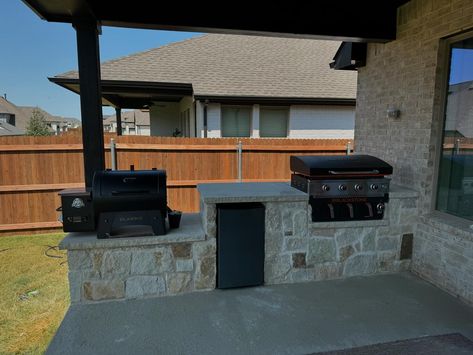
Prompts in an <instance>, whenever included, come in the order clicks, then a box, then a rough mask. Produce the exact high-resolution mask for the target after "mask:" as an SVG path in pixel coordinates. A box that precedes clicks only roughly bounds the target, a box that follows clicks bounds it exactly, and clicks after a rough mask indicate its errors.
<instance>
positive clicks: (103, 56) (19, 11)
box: [0, 0, 198, 118]
mask: <svg viewBox="0 0 473 355" xmlns="http://www.w3.org/2000/svg"><path fill="white" fill-rule="evenodd" d="M196 35H198V34H197V33H188V32H171V31H152V30H136V29H126V28H115V27H102V35H101V36H100V60H101V61H102V62H103V61H105V60H109V59H113V58H117V57H121V56H124V55H128V54H132V53H136V52H139V51H143V50H147V49H150V48H155V47H159V46H162V45H165V44H167V43H171V42H176V41H181V40H184V39H187V38H190V37H193V36H196ZM73 69H77V48H76V37H75V31H74V29H73V28H72V26H71V25H70V24H63V23H52V22H46V21H44V20H42V19H40V18H39V17H38V16H37V15H36V14H35V13H34V12H33V11H31V10H30V9H29V8H28V7H27V6H26V5H25V4H24V3H23V2H22V1H20V0H0V95H2V96H3V95H4V94H6V95H7V99H8V100H9V101H11V102H12V103H14V104H15V105H18V106H38V107H41V108H43V109H44V110H46V111H47V112H49V113H50V114H52V115H58V116H65V117H75V118H80V102H79V95H77V94H74V93H72V92H70V91H69V90H66V89H64V88H61V87H60V86H58V85H56V84H53V83H51V82H50V81H49V80H48V79H47V78H48V77H51V76H54V75H57V74H61V73H64V72H66V71H69V70H73ZM112 113H114V110H112V109H106V108H104V114H112Z"/></svg>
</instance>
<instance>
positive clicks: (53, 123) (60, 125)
mask: <svg viewBox="0 0 473 355" xmlns="http://www.w3.org/2000/svg"><path fill="white" fill-rule="evenodd" d="M19 108H20V109H21V111H23V113H24V115H25V117H27V121H26V125H27V124H28V120H29V119H30V117H31V115H32V114H33V111H34V110H35V109H36V110H39V111H40V112H41V113H42V114H43V116H44V118H45V120H46V124H47V125H48V127H49V128H50V130H51V132H52V133H54V134H55V135H58V134H61V133H62V132H67V131H68V130H69V129H70V128H77V127H79V126H80V121H79V120H77V119H75V118H70V117H62V116H54V115H51V114H50V113H48V112H46V111H44V110H43V109H41V108H39V107H32V106H21V107H19ZM26 125H25V127H26Z"/></svg>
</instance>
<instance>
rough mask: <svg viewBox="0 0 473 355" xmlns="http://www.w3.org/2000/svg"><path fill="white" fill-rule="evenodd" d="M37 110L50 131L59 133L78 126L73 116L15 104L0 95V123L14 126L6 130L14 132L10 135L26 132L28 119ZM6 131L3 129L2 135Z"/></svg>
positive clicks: (78, 122)
mask: <svg viewBox="0 0 473 355" xmlns="http://www.w3.org/2000/svg"><path fill="white" fill-rule="evenodd" d="M35 109H36V110H39V111H40V112H41V113H42V114H43V116H44V118H45V120H46V124H47V125H48V127H49V128H50V131H51V133H53V134H56V135H57V134H60V133H62V132H66V131H68V130H69V129H70V128H77V127H79V126H80V121H79V120H77V119H75V118H69V117H61V116H53V115H51V114H50V113H48V112H46V111H44V110H43V109H41V108H39V107H30V106H16V105H15V104H13V103H12V102H10V101H8V100H7V99H6V98H4V97H0V123H5V124H9V125H11V126H14V127H15V128H16V129H15V130H8V132H10V131H11V132H15V133H14V134H12V135H21V134H25V133H26V128H27V126H28V121H29V120H30V117H31V115H32V114H33V111H34V110H35ZM6 132H7V129H5V130H4V134H3V135H7V134H5V133H6Z"/></svg>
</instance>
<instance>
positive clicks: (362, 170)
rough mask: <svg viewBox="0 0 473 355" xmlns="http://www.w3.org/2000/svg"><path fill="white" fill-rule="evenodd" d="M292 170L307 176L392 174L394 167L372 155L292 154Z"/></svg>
mask: <svg viewBox="0 0 473 355" xmlns="http://www.w3.org/2000/svg"><path fill="white" fill-rule="evenodd" d="M290 168H291V171H293V172H295V173H297V174H301V175H305V176H320V175H323V176H334V177H336V176H343V175H364V176H365V175H390V174H392V172H393V167H392V166H391V165H389V164H388V163H386V162H385V161H383V160H381V159H379V158H376V157H373V156H371V155H318V156H291V160H290Z"/></svg>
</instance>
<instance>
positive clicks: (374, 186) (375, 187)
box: [370, 184, 379, 191]
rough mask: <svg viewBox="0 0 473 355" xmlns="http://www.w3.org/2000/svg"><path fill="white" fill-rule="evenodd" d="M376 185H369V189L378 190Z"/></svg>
mask: <svg viewBox="0 0 473 355" xmlns="http://www.w3.org/2000/svg"><path fill="white" fill-rule="evenodd" d="M378 187H379V186H378V184H371V185H370V189H371V190H374V191H376V190H377V189H378Z"/></svg>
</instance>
